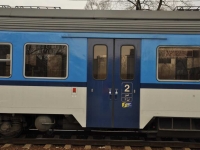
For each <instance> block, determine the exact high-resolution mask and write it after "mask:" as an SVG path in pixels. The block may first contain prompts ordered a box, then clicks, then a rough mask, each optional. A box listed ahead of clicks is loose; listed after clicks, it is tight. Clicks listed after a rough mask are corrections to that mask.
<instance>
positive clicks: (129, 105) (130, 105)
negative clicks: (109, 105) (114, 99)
mask: <svg viewBox="0 0 200 150" xmlns="http://www.w3.org/2000/svg"><path fill="white" fill-rule="evenodd" d="M122 107H123V108H128V107H132V103H126V102H122Z"/></svg>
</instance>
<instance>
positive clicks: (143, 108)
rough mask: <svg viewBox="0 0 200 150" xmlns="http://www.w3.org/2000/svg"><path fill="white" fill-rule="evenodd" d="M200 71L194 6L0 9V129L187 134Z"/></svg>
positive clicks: (199, 97)
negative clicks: (190, 8)
mask: <svg viewBox="0 0 200 150" xmlns="http://www.w3.org/2000/svg"><path fill="white" fill-rule="evenodd" d="M199 79H200V12H178V11H176V12H164V11H159V12H158V11H155V12H153V11H151V12H150V11H148V12H147V11H86V10H42V9H41V10H38V9H20V8H19V9H16V8H1V9H0V133H1V135H3V136H14V135H16V134H18V133H19V132H20V131H22V130H23V129H29V128H35V129H38V130H40V131H48V130H49V129H52V128H53V129H69V128H70V129H77V128H84V129H87V128H90V129H122V130H124V129H129V130H138V131H146V132H148V131H155V133H166V131H171V132H177V131H191V133H193V131H199V129H200V108H199V106H200V92H199V89H200V83H199ZM167 133H169V132H167ZM195 133H196V136H199V133H198V132H195ZM158 135H159V134H158ZM191 135H195V134H191Z"/></svg>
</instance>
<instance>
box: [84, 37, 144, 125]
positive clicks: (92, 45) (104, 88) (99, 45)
mask: <svg viewBox="0 0 200 150" xmlns="http://www.w3.org/2000/svg"><path fill="white" fill-rule="evenodd" d="M139 58H140V40H133V39H89V40H88V78H87V81H88V86H87V127H101V128H138V127H139V94H140V93H139V92H140V90H139V85H140V76H139V73H140V61H139Z"/></svg>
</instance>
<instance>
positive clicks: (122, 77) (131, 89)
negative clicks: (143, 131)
mask: <svg viewBox="0 0 200 150" xmlns="http://www.w3.org/2000/svg"><path fill="white" fill-rule="evenodd" d="M139 59H140V40H133V39H116V40H115V61H114V62H115V63H114V64H115V70H114V74H115V76H114V86H115V89H118V94H117V95H116V100H115V102H114V127H115V128H138V127H139V95H140V87H139V86H140V68H139V67H140V60H139Z"/></svg>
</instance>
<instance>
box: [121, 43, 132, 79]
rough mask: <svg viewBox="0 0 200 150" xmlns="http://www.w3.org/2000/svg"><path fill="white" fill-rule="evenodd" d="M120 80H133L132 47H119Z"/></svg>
mask: <svg viewBox="0 0 200 150" xmlns="http://www.w3.org/2000/svg"><path fill="white" fill-rule="evenodd" d="M120 59H121V73H120V76H121V79H122V80H128V79H133V78H134V66H135V49H134V46H128V45H127V46H126V45H124V46H122V47H121V56H120Z"/></svg>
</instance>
